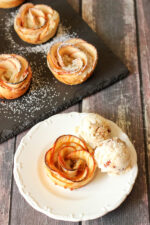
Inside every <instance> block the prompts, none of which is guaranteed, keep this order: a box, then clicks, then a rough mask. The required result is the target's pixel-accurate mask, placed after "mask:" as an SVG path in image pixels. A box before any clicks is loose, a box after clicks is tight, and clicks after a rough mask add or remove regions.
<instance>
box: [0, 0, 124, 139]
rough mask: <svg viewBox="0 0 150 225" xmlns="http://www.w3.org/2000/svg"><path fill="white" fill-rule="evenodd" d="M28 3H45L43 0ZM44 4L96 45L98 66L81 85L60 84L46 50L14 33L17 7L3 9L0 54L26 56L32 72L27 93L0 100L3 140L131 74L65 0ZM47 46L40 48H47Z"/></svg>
mask: <svg viewBox="0 0 150 225" xmlns="http://www.w3.org/2000/svg"><path fill="white" fill-rule="evenodd" d="M28 2H33V3H34V4H39V3H43V1H42V0H34V1H28ZM44 4H47V5H51V6H52V7H53V8H54V9H56V10H57V11H58V12H59V14H60V19H61V24H62V25H63V27H70V30H69V32H70V33H73V32H75V33H76V34H77V35H78V37H80V38H82V39H84V40H86V41H88V42H90V43H92V44H93V45H95V46H96V48H97V50H98V54H99V60H98V65H97V67H96V70H95V72H94V74H93V76H92V77H91V78H90V79H88V80H87V81H86V82H85V83H83V84H81V85H76V86H67V85H65V84H62V83H60V82H59V81H57V80H56V79H55V78H54V77H53V75H52V74H51V72H50V71H49V69H48V68H47V64H46V54H45V53H43V50H41V52H40V50H39V49H37V47H35V46H32V45H30V44H27V43H25V42H23V41H22V40H20V39H19V37H18V36H17V34H16V33H15V31H14V29H13V16H14V14H15V12H16V10H17V9H7V10H3V9H0V31H1V32H0V54H2V53H16V54H20V55H23V56H25V57H26V58H27V60H28V61H29V62H30V64H31V67H32V71H33V79H32V84H31V87H30V89H29V91H28V92H27V93H26V94H25V95H24V96H22V97H21V98H19V99H17V100H10V101H9V100H8V101H0V143H1V142H3V141H5V140H7V139H9V138H11V137H13V136H14V135H16V134H18V133H19V132H21V131H24V130H25V129H27V128H29V127H31V126H33V125H34V124H35V123H37V122H39V121H41V120H43V119H45V118H47V117H48V116H51V115H53V114H55V113H58V112H60V111H61V110H63V109H66V108H67V107H69V106H71V105H73V104H75V103H77V102H78V101H80V100H81V99H83V98H84V97H86V96H89V95H91V94H93V93H95V92H97V91H100V90H101V89H103V88H105V87H107V86H109V85H110V84H113V83H114V82H116V81H118V80H120V79H122V78H123V77H125V76H127V74H128V70H127V68H126V67H125V66H124V65H123V64H122V62H121V61H120V60H119V59H118V58H117V57H116V56H115V55H114V54H113V53H112V52H111V51H110V50H109V49H108V48H107V47H106V46H105V45H104V43H103V42H102V41H101V40H100V39H99V37H98V36H97V35H96V33H94V32H93V31H92V30H91V29H90V28H89V26H88V25H87V24H86V23H85V22H84V21H83V20H82V19H81V18H80V16H79V15H78V14H77V13H76V12H75V11H74V10H73V9H72V8H71V6H70V5H69V4H68V3H67V2H66V1H65V0H61V1H60V0H51V1H49V0H45V1H44ZM50 41H52V40H50ZM50 41H49V42H50ZM49 42H48V43H49ZM48 43H47V44H46V45H48ZM44 46H45V45H42V46H41V48H42V49H44V48H46V47H44ZM32 47H33V49H32ZM34 49H35V51H34Z"/></svg>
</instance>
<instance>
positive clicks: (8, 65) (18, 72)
mask: <svg viewBox="0 0 150 225" xmlns="http://www.w3.org/2000/svg"><path fill="white" fill-rule="evenodd" d="M31 77H32V71H31V67H30V66H29V63H28V62H27V60H26V59H25V58H23V57H22V56H19V55H14V54H11V55H9V54H2V55H0V98H4V99H14V98H18V97H20V96H21V95H23V94H24V93H25V92H26V91H27V90H28V88H29V85H30V81H31Z"/></svg>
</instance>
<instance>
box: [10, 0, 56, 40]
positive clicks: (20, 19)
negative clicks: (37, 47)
mask: <svg viewBox="0 0 150 225" xmlns="http://www.w3.org/2000/svg"><path fill="white" fill-rule="evenodd" d="M58 24H59V14H58V12H57V11H55V10H53V9H52V8H51V7H49V6H47V5H42V4H41V5H33V4H32V3H27V4H24V5H23V6H22V7H21V8H20V10H19V13H18V14H17V16H16V18H15V21H14V28H15V31H16V32H17V34H18V35H19V37H20V38H21V39H22V40H23V41H25V42H28V43H31V44H41V43H44V42H46V41H48V40H49V39H50V38H52V37H53V36H54V35H55V33H56V30H57V27H58Z"/></svg>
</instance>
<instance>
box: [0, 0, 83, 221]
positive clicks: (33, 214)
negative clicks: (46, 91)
mask: <svg viewBox="0 0 150 225" xmlns="http://www.w3.org/2000/svg"><path fill="white" fill-rule="evenodd" d="M69 3H70V4H71V5H73V7H74V9H75V10H76V11H78V10H79V4H78V1H77V0H69ZM72 111H76V112H78V111H79V104H76V105H74V106H72V107H70V108H68V109H66V110H64V111H63V112H62V113H67V112H72ZM27 132H28V131H25V132H23V133H21V134H19V135H18V136H17V138H16V149H17V147H18V145H19V143H20V141H21V139H22V138H23V136H24V135H26V133H27ZM11 206H12V207H11V213H10V223H9V225H47V224H48V225H66V224H67V225H78V224H79V223H73V222H62V221H58V220H54V219H51V218H49V217H47V216H45V215H44V214H42V213H39V212H37V211H36V210H34V209H33V208H32V207H31V206H30V205H29V204H28V203H27V202H26V201H25V200H24V198H23V197H22V196H21V194H20V193H19V191H18V188H17V186H16V183H15V181H14V179H13V186H12V202H11ZM0 224H1V223H0ZM4 225H5V224H4Z"/></svg>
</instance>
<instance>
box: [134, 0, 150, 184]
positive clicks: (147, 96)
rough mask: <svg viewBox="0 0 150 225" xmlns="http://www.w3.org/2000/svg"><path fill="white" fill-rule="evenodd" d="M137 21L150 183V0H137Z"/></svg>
mask: <svg viewBox="0 0 150 225" xmlns="http://www.w3.org/2000/svg"><path fill="white" fill-rule="evenodd" d="M136 6H137V16H138V17H137V19H138V20H137V22H138V31H139V52H140V55H139V57H140V61H141V73H142V76H141V79H142V90H143V98H144V99H143V104H144V109H143V111H144V116H145V136H146V147H147V149H146V150H147V160H148V171H149V178H148V179H149V184H150V2H149V1H148V0H137V1H136Z"/></svg>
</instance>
